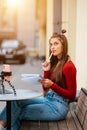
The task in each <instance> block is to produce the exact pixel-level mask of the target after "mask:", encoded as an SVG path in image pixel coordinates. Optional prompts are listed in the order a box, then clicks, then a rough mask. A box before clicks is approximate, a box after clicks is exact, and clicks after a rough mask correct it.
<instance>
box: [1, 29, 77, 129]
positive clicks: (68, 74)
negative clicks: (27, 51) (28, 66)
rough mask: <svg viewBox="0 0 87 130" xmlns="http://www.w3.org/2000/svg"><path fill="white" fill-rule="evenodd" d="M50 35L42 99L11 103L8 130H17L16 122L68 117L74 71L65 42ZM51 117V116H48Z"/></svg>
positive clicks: (73, 83) (3, 121)
mask: <svg viewBox="0 0 87 130" xmlns="http://www.w3.org/2000/svg"><path fill="white" fill-rule="evenodd" d="M65 32H66V31H65V30H63V31H62V34H57V33H54V34H53V35H52V36H51V38H50V40H49V45H50V53H51V58H50V61H49V60H47V61H45V62H44V63H43V64H42V67H43V70H44V79H42V80H41V79H40V80H39V82H40V83H41V84H42V86H43V91H44V96H43V97H39V98H34V99H29V100H26V101H13V102H12V117H11V119H12V130H19V128H20V120H22V119H26V120H47V121H48V120H62V119H64V118H66V116H67V113H68V110H69V108H68V101H69V100H73V99H74V98H75V95H76V68H75V66H74V64H73V62H72V61H71V59H70V57H69V55H68V43H67V38H66V37H65V35H64V33H65ZM5 113H6V108H4V110H3V111H2V112H1V114H0V127H1V129H0V130H3V129H4V127H6V117H5ZM50 113H51V114H50Z"/></svg>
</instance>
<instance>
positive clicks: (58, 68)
mask: <svg viewBox="0 0 87 130" xmlns="http://www.w3.org/2000/svg"><path fill="white" fill-rule="evenodd" d="M65 32H66V30H62V34H58V33H53V35H52V36H51V38H50V39H49V43H50V40H51V39H52V38H57V39H58V40H60V41H61V43H62V45H63V53H62V58H61V59H58V58H57V56H53V55H52V57H51V59H50V62H51V71H54V77H55V81H56V82H57V83H58V84H60V85H61V86H62V87H65V86H64V84H63V80H62V68H63V66H64V64H65V63H66V62H67V61H68V59H69V56H68V41H67V38H66V36H65V35H64V33H65Z"/></svg>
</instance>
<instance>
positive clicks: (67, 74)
mask: <svg viewBox="0 0 87 130" xmlns="http://www.w3.org/2000/svg"><path fill="white" fill-rule="evenodd" d="M62 74H63V79H62V80H63V82H64V83H65V86H66V88H62V87H61V86H60V85H58V84H57V83H55V82H54V84H53V85H52V86H51V89H52V90H53V91H55V92H56V93H58V94H59V95H60V96H62V97H64V98H66V99H70V100H73V99H74V98H75V96H76V68H75V66H74V64H73V62H72V61H68V62H67V63H66V64H65V65H64V66H63V69H62ZM51 75H52V73H50V71H44V78H48V79H51ZM51 80H52V79H51ZM43 89H45V88H44V87H43Z"/></svg>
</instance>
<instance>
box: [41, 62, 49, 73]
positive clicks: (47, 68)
mask: <svg viewBox="0 0 87 130" xmlns="http://www.w3.org/2000/svg"><path fill="white" fill-rule="evenodd" d="M42 68H43V70H44V71H48V70H50V61H45V62H44V63H42Z"/></svg>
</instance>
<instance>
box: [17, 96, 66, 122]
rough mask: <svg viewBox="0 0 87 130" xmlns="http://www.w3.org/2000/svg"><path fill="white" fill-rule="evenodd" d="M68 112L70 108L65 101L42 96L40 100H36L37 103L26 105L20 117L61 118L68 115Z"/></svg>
mask: <svg viewBox="0 0 87 130" xmlns="http://www.w3.org/2000/svg"><path fill="white" fill-rule="evenodd" d="M67 112H68V108H67V106H66V105H65V104H64V103H61V102H58V101H57V100H53V101H52V100H49V99H47V98H42V99H39V102H38V100H36V103H35V104H29V105H27V106H24V107H23V109H22V111H21V114H20V117H19V118H20V120H22V119H26V120H61V119H64V118H65V117H66V115H67Z"/></svg>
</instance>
